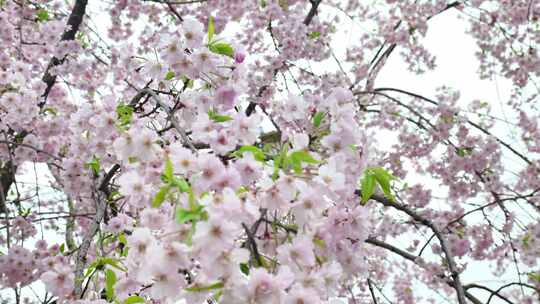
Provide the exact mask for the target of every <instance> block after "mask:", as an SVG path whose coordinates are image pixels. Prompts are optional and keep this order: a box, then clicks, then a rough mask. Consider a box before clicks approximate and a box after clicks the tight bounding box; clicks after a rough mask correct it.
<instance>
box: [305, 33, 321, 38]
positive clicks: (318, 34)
mask: <svg viewBox="0 0 540 304" xmlns="http://www.w3.org/2000/svg"><path fill="white" fill-rule="evenodd" d="M308 37H309V38H311V39H317V38H319V37H321V32H311V33H309V34H308Z"/></svg>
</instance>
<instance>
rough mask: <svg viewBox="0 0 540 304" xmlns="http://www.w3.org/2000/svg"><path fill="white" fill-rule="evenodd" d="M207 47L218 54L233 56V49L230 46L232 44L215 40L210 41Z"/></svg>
mask: <svg viewBox="0 0 540 304" xmlns="http://www.w3.org/2000/svg"><path fill="white" fill-rule="evenodd" d="M208 49H209V50H210V51H211V52H212V53H216V54H219V55H225V56H229V57H233V55H234V49H233V48H232V46H231V45H230V44H228V43H226V42H216V43H212V44H210V45H209V46H208Z"/></svg>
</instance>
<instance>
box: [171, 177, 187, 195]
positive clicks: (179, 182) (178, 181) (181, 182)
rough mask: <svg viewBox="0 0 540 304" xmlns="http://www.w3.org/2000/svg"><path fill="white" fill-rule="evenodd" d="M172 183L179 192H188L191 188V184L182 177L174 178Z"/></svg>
mask: <svg viewBox="0 0 540 304" xmlns="http://www.w3.org/2000/svg"><path fill="white" fill-rule="evenodd" d="M173 185H175V186H176V187H177V188H178V190H180V192H185V193H189V192H190V190H191V186H190V185H189V184H188V182H187V181H186V180H185V179H183V178H175V179H174V180H173Z"/></svg>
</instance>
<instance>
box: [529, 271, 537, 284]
mask: <svg viewBox="0 0 540 304" xmlns="http://www.w3.org/2000/svg"><path fill="white" fill-rule="evenodd" d="M527 276H529V278H530V279H531V280H533V281H536V282H538V283H540V273H538V272H529V273H527Z"/></svg>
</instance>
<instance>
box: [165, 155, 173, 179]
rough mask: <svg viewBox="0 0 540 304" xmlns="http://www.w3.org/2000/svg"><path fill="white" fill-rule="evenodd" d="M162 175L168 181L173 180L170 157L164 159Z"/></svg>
mask: <svg viewBox="0 0 540 304" xmlns="http://www.w3.org/2000/svg"><path fill="white" fill-rule="evenodd" d="M163 175H164V176H165V177H166V178H167V179H168V180H169V182H170V181H172V180H174V168H173V163H172V161H171V159H170V158H167V160H165V169H164V170H163Z"/></svg>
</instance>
